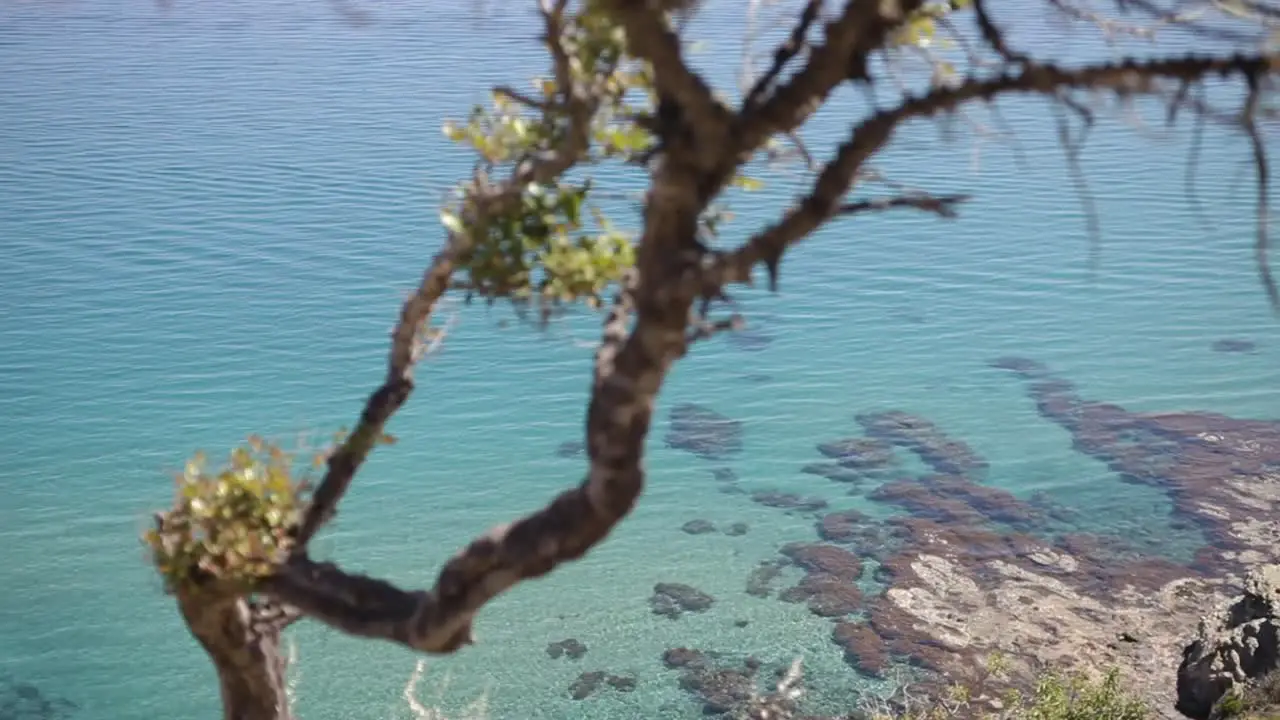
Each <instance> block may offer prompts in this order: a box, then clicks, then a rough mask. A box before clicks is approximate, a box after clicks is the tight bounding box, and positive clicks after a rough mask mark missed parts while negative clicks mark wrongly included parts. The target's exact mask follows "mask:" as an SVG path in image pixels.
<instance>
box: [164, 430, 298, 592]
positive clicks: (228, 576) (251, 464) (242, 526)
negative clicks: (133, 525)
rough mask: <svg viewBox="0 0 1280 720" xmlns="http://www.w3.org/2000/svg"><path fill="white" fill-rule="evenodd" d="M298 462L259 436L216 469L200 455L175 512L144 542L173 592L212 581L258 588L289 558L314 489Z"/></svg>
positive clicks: (184, 476) (181, 484) (188, 469)
mask: <svg viewBox="0 0 1280 720" xmlns="http://www.w3.org/2000/svg"><path fill="white" fill-rule="evenodd" d="M290 460H291V458H290V457H289V455H288V454H287V453H285V452H284V451H283V450H281V449H280V448H279V447H277V446H275V445H272V444H270V443H268V442H266V441H265V440H263V439H262V438H260V437H257V436H252V437H250V438H249V439H248V441H247V442H246V444H245V446H243V447H238V448H236V449H234V450H232V451H231V454H230V458H229V459H228V461H227V463H226V465H225V466H223V467H222V468H219V469H217V470H210V469H209V467H208V463H207V460H206V458H205V457H204V456H203V455H202V454H200V453H197V454H196V455H195V456H194V457H192V459H191V460H190V461H188V462H187V463H186V466H185V468H184V469H183V472H182V473H180V474H179V475H178V476H177V477H176V486H177V487H176V496H177V497H176V500H175V502H174V506H173V508H171V509H170V510H168V511H166V512H163V513H158V514H157V515H156V522H155V527H153V528H151V529H150V530H148V531H147V532H146V533H145V534H144V536H143V540H144V542H145V543H146V545H147V546H148V547H149V548H150V550H151V553H152V560H153V562H154V563H155V566H156V570H157V571H159V573H160V575H161V576H162V577H163V578H164V580H165V587H166V589H167V590H169V591H170V592H173V591H176V590H178V589H179V588H181V587H183V586H184V585H191V586H199V585H201V584H202V583H205V582H207V581H215V582H220V583H228V584H233V585H237V586H243V587H246V588H249V587H252V584H253V582H254V581H255V579H257V578H261V577H263V576H265V575H267V574H269V573H270V572H271V570H272V568H273V567H275V565H276V564H277V563H279V562H280V561H281V560H282V559H283V558H284V556H285V555H286V554H287V552H288V550H289V548H290V545H291V543H292V538H291V535H290V533H291V528H292V527H293V525H294V524H295V523H296V522H297V520H298V516H299V513H300V512H301V509H302V504H303V502H304V499H303V497H302V495H303V493H304V492H305V490H306V488H305V485H304V484H303V483H300V482H296V481H295V480H294V479H293V476H292V474H291V471H290Z"/></svg>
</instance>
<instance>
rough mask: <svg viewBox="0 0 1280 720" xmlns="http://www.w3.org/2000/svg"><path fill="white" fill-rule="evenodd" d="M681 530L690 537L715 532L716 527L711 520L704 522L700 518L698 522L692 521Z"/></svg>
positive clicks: (681, 527) (682, 526)
mask: <svg viewBox="0 0 1280 720" xmlns="http://www.w3.org/2000/svg"><path fill="white" fill-rule="evenodd" d="M680 529H681V530H683V531H684V532H686V533H688V534H690V535H706V534H707V533H713V532H715V531H716V526H715V524H714V523H712V522H711V521H710V520H702V519H701V518H699V519H697V520H690V521H689V522H687V523H685V524H684V525H681V526H680Z"/></svg>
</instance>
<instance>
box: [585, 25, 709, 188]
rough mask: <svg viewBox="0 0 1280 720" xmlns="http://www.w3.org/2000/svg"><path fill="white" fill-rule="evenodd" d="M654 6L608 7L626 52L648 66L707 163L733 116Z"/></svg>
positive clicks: (662, 92) (654, 82) (663, 95)
mask: <svg viewBox="0 0 1280 720" xmlns="http://www.w3.org/2000/svg"><path fill="white" fill-rule="evenodd" d="M655 5H656V3H648V2H641V1H639V0H613V2H611V3H609V7H610V9H611V12H612V14H613V16H614V18H615V19H616V20H617V22H618V24H619V25H621V26H622V27H623V29H624V30H625V31H626V33H627V51H628V52H629V53H630V54H632V55H634V56H635V57H637V58H639V59H641V60H644V61H645V62H648V63H649V65H650V66H651V67H652V68H653V85H654V89H655V90H656V91H657V93H658V96H659V97H660V98H667V99H669V100H670V101H672V102H674V103H675V104H676V106H677V107H678V108H679V111H680V117H681V119H682V120H683V122H684V123H685V124H687V125H688V127H689V128H691V129H692V130H693V131H694V133H695V134H696V135H697V136H698V139H699V145H701V146H705V147H706V148H707V149H706V150H702V151H701V152H704V153H706V155H705V157H707V158H708V159H709V160H708V162H706V163H704V166H710V165H711V164H714V163H712V162H711V160H718V159H719V156H720V153H719V152H718V150H719V148H720V146H721V144H722V143H723V139H724V138H725V137H726V131H727V130H728V127H729V120H730V117H731V113H730V112H729V109H728V108H727V107H725V105H724V103H722V102H720V101H719V100H717V99H716V97H715V95H714V94H713V93H712V91H711V86H710V85H708V84H707V82H706V81H705V80H703V79H702V77H701V76H700V75H698V73H697V72H695V71H694V70H693V69H692V68H690V67H689V65H688V63H686V62H685V59H684V54H683V51H682V50H681V47H680V37H679V36H678V35H677V34H676V33H675V31H674V30H672V29H671V27H670V25H669V23H668V22H667V19H666V17H665V14H664V13H663V12H662V10H661V9H659V8H657V7H655Z"/></svg>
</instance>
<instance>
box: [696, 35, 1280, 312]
mask: <svg viewBox="0 0 1280 720" xmlns="http://www.w3.org/2000/svg"><path fill="white" fill-rule="evenodd" d="M1278 68H1280V55H1278V54H1265V55H1254V56H1246V55H1237V56H1234V57H1229V58H1212V57H1197V56H1188V57H1184V58H1174V59H1163V60H1150V61H1136V60H1126V61H1124V62H1122V63H1106V64H1099V65H1092V66H1086V67H1083V68H1079V69H1074V70H1067V69H1062V68H1059V67H1057V66H1054V65H1049V64H1036V63H1027V64H1026V65H1023V66H1021V67H1020V68H1018V69H1016V70H1013V71H1010V72H1007V73H1005V74H1002V75H999V76H996V77H992V78H986V79H975V78H970V79H968V80H966V81H964V82H963V83H960V84H957V85H953V86H950V87H939V88H935V89H933V90H931V91H930V92H928V93H926V94H924V95H921V96H918V97H908V98H907V99H906V100H904V101H903V102H902V103H901V104H899V105H898V106H897V107H895V108H893V109H890V110H884V111H881V112H878V113H876V114H874V115H872V116H871V117H869V118H867V119H866V120H864V121H863V122H862V123H860V124H859V125H858V126H857V127H856V128H855V129H854V131H853V133H852V135H851V136H850V138H849V139H848V140H847V141H845V142H844V143H843V144H842V145H841V146H840V147H839V150H838V151H837V153H836V156H835V157H834V158H833V159H832V160H831V161H830V162H829V163H828V164H827V165H826V166H825V167H824V168H823V170H822V172H821V173H820V174H819V175H818V178H817V180H816V181H815V183H814V185H813V188H812V190H811V191H810V192H809V194H808V195H806V196H805V197H804V198H803V199H802V200H801V201H800V202H799V203H798V204H797V205H796V206H795V207H793V208H792V209H791V210H790V211H789V212H787V214H786V215H785V216H784V217H783V218H782V219H781V220H780V221H778V222H777V223H775V224H773V225H771V226H769V227H768V228H766V229H764V230H763V231H761V232H760V233H758V234H756V235H755V236H754V237H752V238H751V239H749V240H748V241H746V242H745V243H743V244H742V245H741V246H740V247H738V248H737V249H736V250H734V251H731V252H729V253H724V254H721V255H719V256H718V257H716V258H715V259H714V260H712V261H711V262H709V263H708V266H707V267H706V269H705V271H704V273H703V275H702V277H701V278H699V279H698V282H699V283H700V287H701V288H702V290H703V291H704V292H705V291H706V289H708V288H718V287H723V286H724V285H726V284H730V283H750V281H751V270H752V268H753V267H755V265H757V264H759V263H764V264H765V265H766V268H767V269H768V271H769V277H770V283H771V286H773V285H776V281H777V268H778V264H779V262H780V261H781V258H782V255H783V253H784V252H785V251H786V249H787V248H788V247H790V246H792V245H794V244H796V243H798V242H800V241H801V240H803V239H804V238H805V237H806V236H808V235H809V233H811V232H813V230H815V229H816V228H818V227H819V226H821V225H822V224H823V223H825V222H826V221H827V220H829V219H830V218H831V217H832V216H833V215H835V214H836V212H837V210H838V209H839V207H840V198H841V197H843V196H844V194H845V193H846V192H848V190H849V188H850V186H851V184H852V182H853V180H854V178H855V177H856V176H857V174H858V172H859V171H860V169H861V168H862V167H863V166H864V164H865V163H866V161H867V159H869V158H870V157H871V156H872V155H874V154H875V153H876V152H878V151H879V150H880V149H881V148H882V147H883V146H884V145H885V144H886V143H887V142H888V141H889V140H890V138H891V137H892V136H893V133H894V132H895V130H896V129H897V127H898V126H899V125H900V124H902V123H903V122H904V121H906V120H910V119H912V118H920V117H930V116H933V115H936V114H938V113H942V112H948V111H951V110H954V109H955V108H956V107H958V106H960V105H962V104H964V103H966V102H970V101H974V100H982V101H991V100H993V99H995V98H996V97H998V96H1000V95H1008V94H1014V93H1022V94H1028V93H1032V94H1041V95H1056V94H1057V93H1059V92H1060V91H1062V90H1068V89H1082V88H1084V89H1094V90H1098V89H1109V90H1113V91H1115V92H1117V93H1120V94H1137V93H1145V94H1150V93H1154V92H1156V91H1157V90H1158V87H1157V81H1158V80H1161V79H1167V80H1176V81H1182V82H1189V83H1190V82H1198V81H1200V80H1202V79H1204V78H1205V77H1207V76H1209V75H1215V74H1216V75H1219V76H1223V77H1226V76H1230V75H1240V76H1244V77H1246V78H1258V77H1260V76H1261V75H1263V74H1267V73H1272V72H1275V71H1276V70H1277V69H1278ZM1255 147H1256V145H1255ZM1261 170H1262V171H1265V165H1263V166H1262V167H1261ZM1264 175H1265V172H1260V176H1264ZM1258 246H1259V248H1260V249H1259V252H1258V256H1259V259H1260V261H1261V262H1263V265H1262V267H1261V268H1260V270H1261V272H1262V273H1263V280H1264V282H1265V283H1268V284H1269V283H1270V281H1271V277H1270V275H1269V270H1267V267H1266V265H1265V259H1266V253H1265V229H1264V230H1262V231H1260V232H1259V242H1258ZM1268 292H1269V293H1271V292H1272V289H1271V288H1270V287H1269V288H1268Z"/></svg>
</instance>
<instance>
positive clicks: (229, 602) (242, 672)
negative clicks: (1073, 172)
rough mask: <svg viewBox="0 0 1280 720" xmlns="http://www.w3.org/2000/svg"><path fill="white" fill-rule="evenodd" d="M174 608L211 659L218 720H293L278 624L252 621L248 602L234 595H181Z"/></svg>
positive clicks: (253, 618)
mask: <svg viewBox="0 0 1280 720" xmlns="http://www.w3.org/2000/svg"><path fill="white" fill-rule="evenodd" d="M178 606H179V607H180V608H181V610H182V617H183V619H184V620H186V623H187V627H188V628H190V630H191V634H192V635H194V636H195V638H196V640H199V641H200V645H201V646H202V647H203V648H204V649H205V652H206V653H208V654H209V658H210V659H211V660H213V666H214V669H215V670H216V671H217V673H218V685H219V688H220V690H221V695H222V717H223V720H293V714H292V712H291V711H290V709H289V697H288V692H287V684H286V682H285V669H286V665H287V663H286V662H285V658H284V655H283V654H281V652H280V628H279V627H278V626H275V625H271V624H266V625H263V624H261V623H257V622H255V617H254V615H255V613H254V610H253V608H252V607H251V606H250V604H249V602H248V600H246V599H245V598H243V597H240V596H237V595H223V596H221V597H218V596H213V595H209V594H190V593H182V594H179V596H178ZM255 626H256V627H255Z"/></svg>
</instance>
